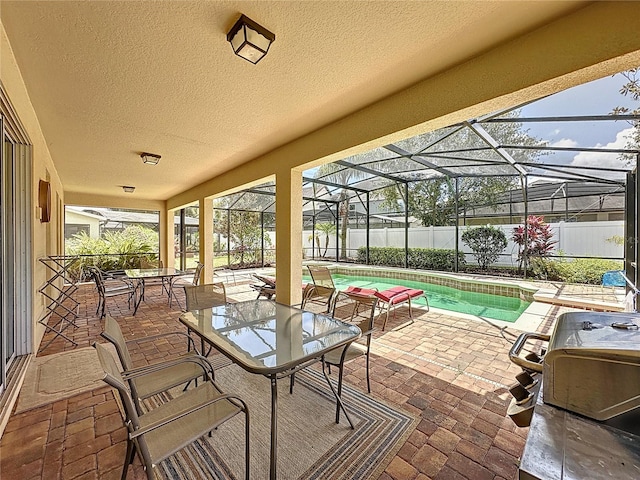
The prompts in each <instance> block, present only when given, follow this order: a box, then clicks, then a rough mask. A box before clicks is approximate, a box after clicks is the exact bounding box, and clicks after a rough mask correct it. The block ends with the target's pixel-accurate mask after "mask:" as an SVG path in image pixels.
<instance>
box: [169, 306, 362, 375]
mask: <svg viewBox="0 0 640 480" xmlns="http://www.w3.org/2000/svg"><path fill="white" fill-rule="evenodd" d="M180 321H181V322H182V323H184V324H185V325H186V326H187V327H189V328H190V329H192V330H193V331H195V332H197V333H198V334H199V335H200V336H202V337H203V338H205V339H206V340H207V341H209V343H211V344H213V345H215V347H216V348H218V350H220V351H221V352H222V353H223V354H225V355H226V356H227V357H229V358H230V359H231V360H232V361H234V362H235V363H237V364H239V365H240V366H241V367H243V368H244V369H245V370H247V371H249V372H252V373H259V374H263V375H270V374H274V373H278V372H282V371H285V370H288V369H291V368H293V367H295V366H297V365H300V364H302V363H304V362H306V361H308V360H312V359H314V358H318V357H320V356H322V355H323V354H324V353H326V352H328V351H329V350H332V349H334V348H336V347H339V346H342V345H345V344H348V343H351V342H352V341H354V340H356V339H357V338H358V337H360V335H361V333H362V332H361V331H360V329H359V328H358V327H356V326H354V325H349V324H347V323H344V322H341V321H340V320H336V319H334V318H332V317H329V316H327V315H322V314H318V313H313V312H307V311H304V310H300V309H299V308H295V307H291V306H289V305H282V304H279V303H276V302H274V301H272V300H251V301H248V302H239V303H231V304H226V305H221V306H218V307H213V308H206V309H202V310H194V311H191V312H185V313H183V314H182V315H181V316H180Z"/></svg>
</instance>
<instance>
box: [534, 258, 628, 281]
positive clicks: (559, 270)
mask: <svg viewBox="0 0 640 480" xmlns="http://www.w3.org/2000/svg"><path fill="white" fill-rule="evenodd" d="M622 268H623V265H622V262H620V261H617V260H605V259H602V258H576V259H575V260H567V259H563V258H561V259H557V260H552V259H549V258H535V259H532V260H531V271H532V274H533V276H534V278H538V279H544V280H553V281H559V282H566V283H586V284H591V285H600V284H601V283H602V275H604V273H605V272H608V271H609V270H621V269H622Z"/></svg>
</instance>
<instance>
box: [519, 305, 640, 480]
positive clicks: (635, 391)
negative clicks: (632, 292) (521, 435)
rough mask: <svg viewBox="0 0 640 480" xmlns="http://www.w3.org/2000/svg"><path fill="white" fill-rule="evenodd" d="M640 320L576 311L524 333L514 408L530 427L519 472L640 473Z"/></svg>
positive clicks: (526, 475) (557, 475)
mask: <svg viewBox="0 0 640 480" xmlns="http://www.w3.org/2000/svg"><path fill="white" fill-rule="evenodd" d="M639 327H640V315H638V314H628V313H596V312H575V313H565V314H563V315H561V316H560V317H559V318H558V320H557V322H556V325H555V328H554V330H553V332H552V334H551V335H542V334H538V333H524V334H522V335H520V336H519V337H518V339H517V340H516V342H515V343H514V344H513V346H512V348H511V350H510V352H509V357H510V359H511V360H512V361H513V362H514V363H515V364H517V365H519V366H520V367H522V369H523V370H522V372H521V373H520V374H519V375H517V376H516V380H517V383H515V384H514V385H513V386H512V387H511V389H510V391H511V393H512V395H513V397H514V398H513V399H512V401H511V404H510V406H509V410H508V415H509V416H510V417H511V418H512V420H513V421H514V422H515V423H516V425H518V426H521V427H525V426H530V430H529V436H528V438H527V443H526V446H525V450H524V453H523V457H522V460H521V466H520V478H521V479H527V480H528V479H540V480H546V479H554V480H555V479H569V478H571V479H587V478H589V479H591V478H594V479H597V478H615V479H627V478H628V479H638V478H640V329H639ZM525 351H528V353H527V355H525V356H523V352H525Z"/></svg>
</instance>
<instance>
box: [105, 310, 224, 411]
mask: <svg viewBox="0 0 640 480" xmlns="http://www.w3.org/2000/svg"><path fill="white" fill-rule="evenodd" d="M100 335H101V336H102V338H104V339H106V340H107V341H109V342H111V343H112V344H113V345H114V346H115V347H116V352H117V353H118V358H119V359H120V364H121V365H122V369H123V376H124V377H125V379H126V380H127V381H128V382H129V388H130V390H131V395H132V397H133V400H134V402H135V405H136V408H137V409H138V411H141V401H142V400H144V399H145V398H149V397H151V396H153V395H157V394H158V393H161V392H165V391H167V390H169V389H171V388H173V387H177V386H179V385H183V384H184V385H188V384H189V383H190V382H192V381H195V382H197V380H198V379H199V378H201V377H203V379H206V377H207V376H211V378H215V374H214V370H213V367H212V366H211V364H210V363H209V361H208V360H207V359H206V358H204V357H202V356H200V355H199V354H198V352H197V350H196V348H195V343H194V341H193V339H192V338H191V337H190V336H189V335H187V333H185V332H180V331H176V332H168V333H161V334H158V335H150V336H147V337H139V338H135V339H132V340H130V341H129V342H127V341H126V340H125V339H124V335H123V334H122V330H121V329H120V325H118V322H117V321H116V320H115V319H113V318H112V317H109V316H107V318H106V319H105V322H104V331H103V332H102V333H101V334H100ZM174 335H179V336H180V335H182V336H185V337H186V338H187V345H188V346H187V350H185V352H184V354H183V355H182V356H176V357H174V358H172V359H169V360H165V361H161V362H158V363H152V364H149V365H145V366H141V367H138V368H136V367H135V366H134V365H133V362H132V360H131V354H130V353H129V347H128V346H127V344H128V343H131V342H136V343H142V342H153V341H157V340H159V339H166V338H168V337H170V336H174ZM185 358H190V359H191V360H192V361H190V362H183V361H182V360H183V359H185ZM139 372H146V373H147V374H146V375H144V376H138V375H137V373H139ZM196 384H197V383H196Z"/></svg>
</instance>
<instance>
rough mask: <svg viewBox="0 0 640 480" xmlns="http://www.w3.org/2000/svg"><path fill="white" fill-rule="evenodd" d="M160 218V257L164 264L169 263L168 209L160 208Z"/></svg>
mask: <svg viewBox="0 0 640 480" xmlns="http://www.w3.org/2000/svg"><path fill="white" fill-rule="evenodd" d="M159 214H160V215H159V218H158V240H159V241H160V245H159V247H158V248H159V250H158V258H159V259H160V260H162V262H163V265H166V264H167V258H168V251H169V250H168V249H169V247H168V244H167V238H168V235H167V233H166V232H167V230H168V226H169V225H168V222H167V217H168V216H169V215H168V213H167V209H166V208H163V209H161V210H160V212H159Z"/></svg>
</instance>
